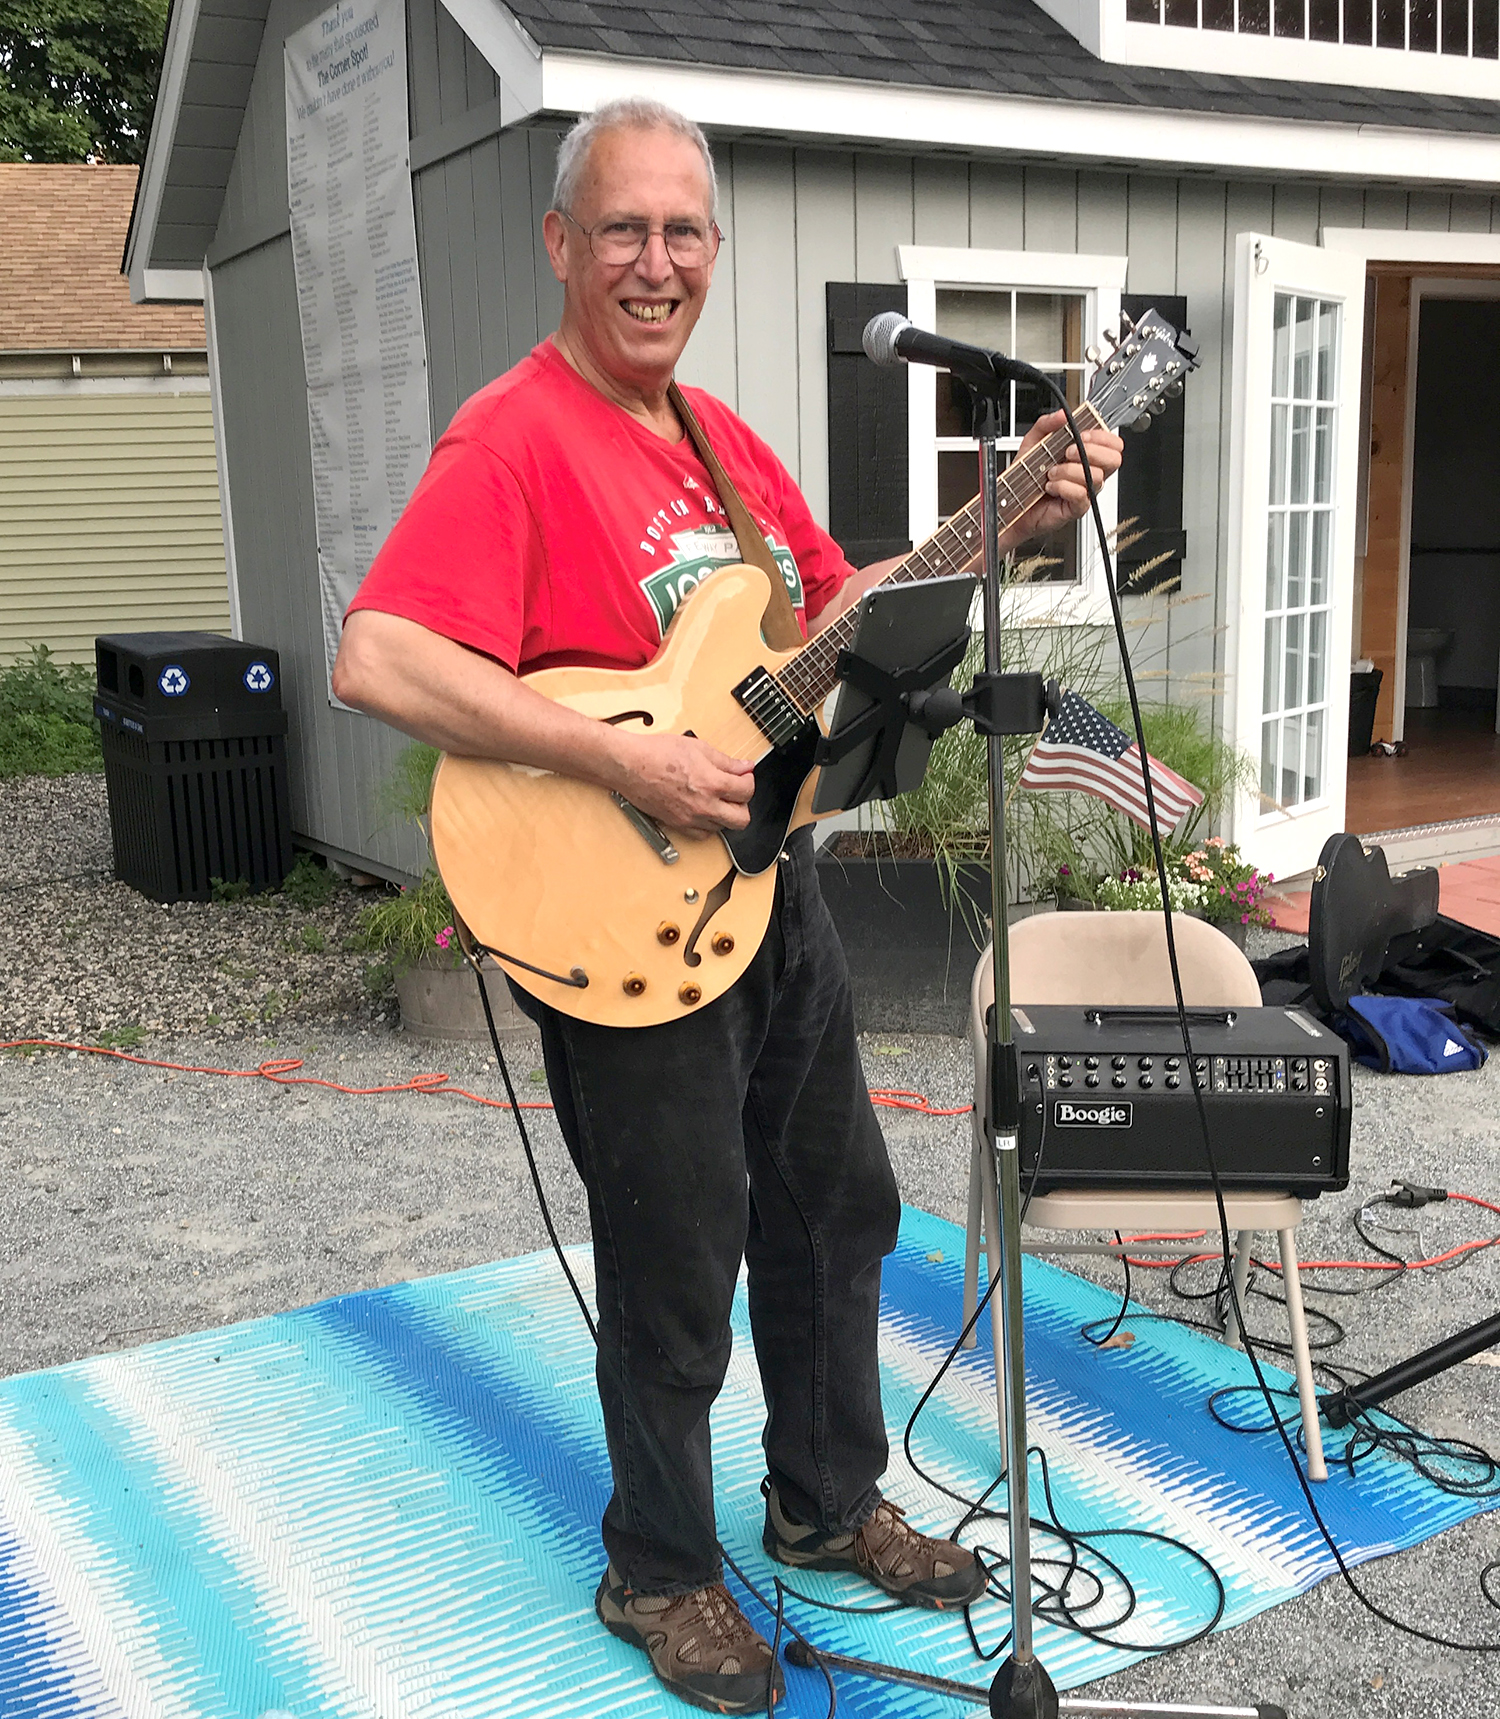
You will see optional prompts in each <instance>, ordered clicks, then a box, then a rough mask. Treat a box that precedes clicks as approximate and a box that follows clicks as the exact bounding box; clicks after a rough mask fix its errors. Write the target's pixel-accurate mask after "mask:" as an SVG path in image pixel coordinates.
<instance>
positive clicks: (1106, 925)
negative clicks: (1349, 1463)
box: [964, 913, 1328, 1480]
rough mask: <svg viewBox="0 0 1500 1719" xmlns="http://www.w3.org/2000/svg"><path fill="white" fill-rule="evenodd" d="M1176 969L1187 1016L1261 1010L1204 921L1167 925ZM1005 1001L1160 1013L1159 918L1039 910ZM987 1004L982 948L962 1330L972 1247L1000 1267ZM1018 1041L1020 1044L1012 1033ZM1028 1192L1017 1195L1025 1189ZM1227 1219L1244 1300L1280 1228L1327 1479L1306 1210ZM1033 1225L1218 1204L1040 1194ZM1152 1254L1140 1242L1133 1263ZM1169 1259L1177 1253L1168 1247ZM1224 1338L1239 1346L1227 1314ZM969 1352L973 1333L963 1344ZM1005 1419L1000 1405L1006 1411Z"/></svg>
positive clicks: (1073, 1225)
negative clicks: (1305, 1257)
mask: <svg viewBox="0 0 1500 1719" xmlns="http://www.w3.org/2000/svg"><path fill="white" fill-rule="evenodd" d="M1172 924H1173V931H1174V934H1175V939H1176V943H1177V962H1178V968H1179V970H1180V972H1181V974H1182V995H1183V1001H1184V1002H1185V1003H1187V1004H1188V1005H1189V1006H1190V1007H1198V1008H1201V1007H1205V1006H1207V1007H1216V1006H1223V1007H1229V1008H1259V1007H1260V986H1259V985H1258V984H1257V982H1256V978H1255V974H1254V973H1253V972H1252V970H1251V967H1250V963H1249V962H1248V961H1247V960H1246V959H1245V957H1244V955H1243V954H1241V952H1240V951H1239V950H1238V949H1236V948H1235V946H1234V944H1233V943H1231V942H1230V941H1229V939H1228V938H1227V937H1226V936H1225V935H1224V934H1223V933H1222V932H1221V931H1217V930H1215V929H1214V927H1213V926H1211V925H1206V924H1204V922H1203V921H1202V920H1199V919H1188V918H1186V917H1182V916H1174V918H1173V921H1172ZM1010 968H1011V981H1010V983H1011V1001H1012V1003H1013V1004H1015V1005H1018V1006H1020V1007H1022V1008H1024V1007H1025V1006H1026V1005H1027V1004H1028V1003H1030V1004H1045V1003H1100V1004H1115V1005H1142V1006H1147V1005H1162V1004H1170V1003H1171V1002H1172V1000H1173V998H1172V973H1171V968H1170V967H1169V966H1168V963H1167V940H1166V934H1165V932H1164V930H1163V928H1162V922H1161V915H1160V914H1157V913H1039V914H1035V915H1033V916H1032V917H1031V918H1029V919H1023V920H1021V921H1020V922H1019V923H1018V924H1016V925H1014V926H1012V927H1011V932H1010ZM993 1001H994V975H993V972H992V969H991V965H990V951H989V950H988V949H986V950H985V951H984V953H983V954H982V955H981V956H980V957H979V962H978V965H977V966H976V967H975V969H974V980H973V984H972V986H971V987H970V992H969V1002H970V1008H969V1036H970V1039H971V1041H972V1044H973V1047H974V1118H973V1149H972V1152H971V1154H970V1160H969V1225H968V1247H967V1259H966V1262H965V1271H964V1323H965V1324H966V1325H967V1324H968V1322H969V1320H970V1318H971V1317H972V1315H973V1312H974V1308H975V1306H976V1304H977V1300H978V1291H979V1250H980V1247H981V1246H982V1245H983V1246H985V1247H986V1248H987V1251H988V1255H989V1268H990V1274H991V1281H992V1282H993V1280H994V1276H995V1274H996V1273H997V1272H998V1271H999V1269H1000V1250H999V1245H998V1240H997V1233H998V1228H999V1218H998V1213H997V1211H996V1209H995V1183H994V1178H993V1176H986V1175H985V1174H984V1173H983V1169H984V1156H983V1155H984V1152H985V1148H986V1142H985V1138H984V1125H983V1116H984V1106H985V1103H986V1101H987V1094H986V1091H985V1060H986V1055H987V1045H986V1033H985V1016H986V1015H987V1013H988V1012H989V1008H990V1004H991V1003H992V1002H993ZM1018 1037H1020V1038H1021V1040H1022V1042H1023V1044H1024V1035H1018ZM1023 1192H1024V1190H1023ZM1224 1209H1225V1215H1226V1216H1227V1217H1228V1219H1229V1226H1230V1228H1231V1229H1232V1230H1234V1231H1236V1232H1237V1234H1236V1239H1235V1251H1234V1284H1235V1293H1236V1295H1237V1296H1238V1297H1239V1298H1240V1300H1241V1302H1243V1299H1244V1294H1245V1285H1246V1282H1247V1280H1248V1278H1249V1273H1250V1254H1251V1250H1252V1248H1253V1247H1254V1245H1255V1236H1256V1233H1257V1231H1261V1230H1275V1231H1276V1234H1277V1237H1278V1239H1279V1241H1280V1244H1281V1270H1282V1283H1283V1287H1284V1289H1285V1291H1286V1308H1287V1324H1288V1326H1289V1328H1290V1333H1291V1348H1292V1359H1293V1363H1294V1370H1295V1372H1296V1375H1297V1395H1298V1398H1299V1400H1300V1402H1301V1406H1302V1426H1303V1437H1304V1439H1305V1441H1306V1445H1307V1472H1308V1477H1309V1478H1310V1479H1312V1480H1326V1479H1327V1478H1328V1469H1327V1466H1326V1465H1325V1463H1324V1460H1323V1440H1322V1434H1321V1429H1320V1427H1319V1425H1318V1410H1317V1398H1316V1396H1315V1394H1314V1391H1313V1376H1312V1355H1311V1352H1310V1350H1309V1348H1308V1341H1307V1315H1306V1312H1305V1310H1304V1307H1303V1303H1302V1283H1301V1279H1300V1277H1299V1275H1298V1271H1297V1226H1298V1224H1300V1223H1301V1221H1302V1202H1301V1201H1300V1200H1299V1199H1297V1198H1296V1197H1295V1196H1294V1195H1292V1194H1289V1193H1287V1192H1285V1191H1280V1192H1278V1191H1276V1190H1274V1189H1271V1190H1268V1191H1267V1192H1265V1193H1253V1192H1252V1193H1246V1192H1241V1191H1235V1192H1231V1193H1226V1194H1225V1196H1224ZM1026 1222H1027V1224H1028V1225H1034V1226H1035V1227H1036V1228H1038V1229H1047V1230H1091V1229H1104V1230H1119V1231H1120V1232H1121V1233H1122V1234H1139V1233H1148V1234H1149V1233H1155V1232H1166V1233H1169V1234H1171V1233H1176V1232H1178V1231H1193V1230H1210V1231H1214V1232H1217V1231H1218V1228H1219V1213H1218V1207H1217V1206H1216V1204H1215V1202H1214V1197H1213V1194H1212V1192H1211V1191H1209V1192H1204V1193H1198V1192H1193V1191H1176V1190H1165V1189H1153V1188H1140V1189H1131V1188H1106V1189H1098V1190H1093V1189H1077V1190H1071V1189H1070V1190H1066V1191H1062V1192H1058V1193H1055V1194H1042V1195H1039V1196H1038V1197H1037V1198H1036V1199H1034V1200H1033V1201H1032V1202H1031V1206H1030V1209H1029V1210H1028V1212H1027V1214H1026ZM1022 1247H1023V1250H1024V1251H1025V1252H1027V1253H1050V1252H1057V1251H1067V1252H1087V1253H1108V1254H1116V1255H1118V1254H1120V1253H1122V1252H1123V1251H1125V1250H1124V1249H1123V1248H1122V1247H1121V1246H1120V1245H1119V1244H1117V1243H1115V1242H1085V1243H1070V1244H1061V1246H1059V1245H1058V1244H1053V1245H1050V1246H1049V1244H1048V1243H1046V1242H1043V1241H1027V1242H1023V1243H1022ZM1154 1251H1165V1250H1158V1249H1153V1248H1152V1247H1150V1246H1146V1245H1138V1246H1136V1247H1133V1248H1131V1249H1130V1252H1131V1253H1132V1254H1134V1255H1136V1256H1137V1257H1140V1256H1142V1255H1145V1254H1150V1253H1152V1252H1154ZM1171 1251H1172V1252H1173V1254H1174V1256H1175V1255H1177V1254H1178V1252H1179V1250H1175V1249H1174V1250H1171ZM990 1306H991V1310H992V1318H993V1320H994V1329H995V1338H996V1355H997V1357H998V1354H999V1336H1000V1328H999V1307H1000V1301H999V1297H998V1296H996V1297H995V1298H994V1299H993V1300H992V1301H991V1303H990ZM1225 1337H1226V1339H1227V1340H1228V1341H1229V1342H1230V1343H1232V1344H1234V1345H1235V1347H1237V1348H1240V1347H1243V1343H1242V1341H1241V1337H1240V1333H1239V1330H1238V1328H1237V1326H1236V1322H1235V1319H1234V1313H1233V1310H1232V1309H1231V1311H1230V1314H1229V1324H1228V1327H1227V1329H1226V1331H1225ZM968 1342H969V1344H970V1345H971V1346H972V1344H973V1342H974V1337H973V1335H972V1333H971V1334H970V1336H969V1339H968ZM995 1376H996V1386H997V1390H1000V1391H1003V1388H1004V1385H1003V1380H1002V1378H1001V1369H1000V1367H999V1364H998V1359H997V1364H996V1369H995ZM1001 1420H1002V1424H1003V1422H1004V1404H1003V1402H1002V1404H1001Z"/></svg>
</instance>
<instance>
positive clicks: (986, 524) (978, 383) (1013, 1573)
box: [963, 354, 1286, 1719]
mask: <svg viewBox="0 0 1500 1719" xmlns="http://www.w3.org/2000/svg"><path fill="white" fill-rule="evenodd" d="M1010 363H1011V361H1010V360H1008V359H1001V358H1000V357H999V355H998V354H997V355H996V364H995V371H994V374H992V375H991V376H990V377H989V378H988V380H987V381H984V380H981V379H979V378H977V377H976V376H974V375H973V374H972V373H966V374H965V375H964V378H963V379H964V380H965V381H966V382H968V383H969V385H970V387H971V388H972V389H973V391H974V394H975V397H976V398H975V406H976V412H975V431H976V434H977V436H978V440H979V494H980V520H981V524H982V527H983V541H984V566H983V582H984V667H985V679H986V681H987V683H988V684H989V685H991V686H995V685H997V684H998V683H999V682H1000V681H1001V680H1002V678H1003V674H1002V663H1001V653H1000V621H1001V588H1000V519H999V513H1000V509H999V501H998V487H997V486H998V480H999V476H1000V471H999V461H998V456H997V453H996V448H995V440H996V436H997V434H998V430H999V424H998V418H999V409H998V402H999V398H1000V391H1001V389H1002V388H1005V387H1006V380H1007V379H1006V378H1005V376H1004V373H1003V370H1002V368H1001V367H1002V365H1009V364H1010ZM979 726H981V727H982V728H983V729H984V731H985V732H986V736H987V746H986V752H987V762H988V765H989V815H990V923H991V928H992V931H991V960H992V962H993V967H994V981H995V1004H994V1007H993V1008H992V1009H991V1010H990V1013H989V1018H988V1021H987V1027H988V1050H987V1056H988V1063H987V1076H988V1078H987V1081H986V1091H987V1092H988V1095H989V1106H988V1114H987V1115H986V1116H985V1119H984V1143H983V1146H982V1148H981V1174H982V1175H983V1177H984V1178H985V1188H984V1205H983V1208H982V1209H983V1210H984V1211H985V1212H986V1214H989V1213H995V1214H997V1219H998V1221H997V1226H996V1228H997V1238H996V1239H998V1243H999V1246H998V1252H999V1256H1000V1257H999V1266H1000V1271H999V1277H1000V1283H999V1298H1000V1318H999V1321H998V1336H999V1343H998V1353H997V1354H996V1356H995V1371H996V1375H997V1377H998V1378H999V1379H1000V1380H1001V1381H1002V1382H1003V1386H1004V1398H1003V1401H1004V1408H1003V1411H1002V1413H1001V1417H1000V1435H1001V1453H1002V1456H1003V1459H1004V1462H1005V1471H1006V1485H1007V1488H1008V1497H1007V1504H1006V1515H1007V1518H1008V1528H1009V1537H1010V1614H1011V1635H1010V1655H1009V1657H1008V1658H1007V1659H1006V1660H1005V1662H1004V1663H1003V1664H1002V1665H1001V1667H1000V1669H999V1671H998V1672H996V1674H995V1679H994V1682H993V1683H992V1684H991V1685H990V1691H989V1707H990V1713H991V1715H992V1719H1058V1716H1059V1714H1063V1713H1067V1714H1074V1713H1076V1714H1091V1715H1095V1716H1096V1719H1104V1716H1105V1715H1118V1716H1129V1715H1147V1714H1160V1713H1163V1712H1170V1713H1171V1714H1172V1715H1173V1716H1174V1719H1286V1714H1285V1713H1284V1711H1283V1710H1282V1709H1281V1708H1280V1707H1276V1706H1273V1705H1270V1704H1267V1703H1261V1704H1259V1705H1257V1706H1255V1707H1202V1706H1181V1705H1173V1706H1171V1707H1170V1708H1163V1707H1162V1706H1161V1704H1159V1703H1151V1702H1146V1703H1133V1702H1120V1701H1092V1700H1083V1699H1077V1698H1063V1699H1059V1697H1058V1693H1057V1689H1056V1687H1055V1685H1054V1684H1053V1682H1052V1679H1051V1677H1050V1676H1049V1675H1048V1673H1047V1668H1046V1666H1045V1665H1043V1664H1042V1662H1041V1660H1040V1659H1038V1658H1037V1655H1036V1649H1035V1647H1034V1645H1033V1639H1032V1616H1031V1604H1032V1600H1031V1508H1030V1496H1029V1494H1030V1486H1029V1480H1030V1477H1029V1475H1028V1472H1027V1469H1028V1464H1027V1454H1026V1453H1027V1436H1026V1340H1025V1332H1024V1330H1023V1326H1022V1317H1021V1314H1022V1309H1021V1168H1020V1151H1019V1137H1020V1124H1021V1092H1020V1069H1019V1065H1018V1063H1017V1060H1016V1047H1015V1039H1014V1036H1013V1031H1012V1027H1011V1011H1010V944H1009V915H1008V911H1007V909H1008V905H1009V904H1008V901H1007V889H1006V876H1005V858H1006V856H1005V742H1004V734H1005V732H1006V731H1007V729H1008V731H1009V732H1017V731H1019V730H1018V728H1017V727H1016V726H1010V725H1005V724H1002V723H998V722H981V723H980V724H979ZM994 1253H995V1248H994V1246H993V1244H992V1247H991V1258H992V1259H993V1258H994Z"/></svg>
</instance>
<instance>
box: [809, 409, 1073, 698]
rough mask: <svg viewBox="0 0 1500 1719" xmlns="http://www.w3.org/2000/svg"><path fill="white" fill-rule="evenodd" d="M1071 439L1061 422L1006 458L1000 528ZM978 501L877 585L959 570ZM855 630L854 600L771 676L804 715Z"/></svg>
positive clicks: (974, 538) (973, 547) (1038, 490)
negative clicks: (1015, 456)
mask: <svg viewBox="0 0 1500 1719" xmlns="http://www.w3.org/2000/svg"><path fill="white" fill-rule="evenodd" d="M1074 417H1075V418H1076V419H1077V420H1078V423H1079V426H1080V428H1084V429H1087V428H1089V427H1091V426H1092V425H1094V424H1097V423H1100V422H1101V421H1102V420H1101V419H1100V418H1099V415H1098V414H1097V413H1096V412H1095V411H1094V409H1093V407H1092V406H1091V405H1089V404H1088V403H1085V404H1084V405H1082V406H1080V407H1079V409H1078V411H1077V412H1076V413H1075V414H1074ZM1072 442H1073V438H1072V436H1071V435H1070V434H1069V432H1068V428H1067V426H1066V425H1063V426H1062V427H1061V428H1060V429H1056V430H1054V431H1053V432H1052V434H1051V435H1050V436H1048V437H1047V438H1046V440H1045V441H1041V442H1038V443H1037V444H1036V446H1035V447H1034V448H1031V449H1029V450H1028V451H1027V453H1026V454H1025V455H1024V456H1023V457H1022V458H1020V459H1016V460H1012V461H1011V463H1010V464H1009V465H1008V466H1007V467H1006V468H1005V470H1004V471H1003V472H1001V474H1000V479H999V483H998V484H997V486H996V487H997V490H998V500H999V510H1000V529H1001V530H1002V531H1004V530H1005V529H1006V527H1007V526H1009V525H1011V524H1012V523H1014V521H1016V520H1018V519H1020V518H1022V517H1023V516H1024V515H1025V514H1027V513H1029V512H1030V511H1031V510H1032V508H1034V507H1035V506H1036V505H1037V503H1038V502H1039V501H1041V499H1042V497H1043V496H1044V495H1045V494H1046V493H1047V473H1048V472H1049V471H1051V469H1052V468H1053V466H1055V465H1057V464H1058V462H1059V461H1060V460H1061V459H1062V458H1063V457H1064V456H1065V455H1066V453H1067V451H1068V449H1069V448H1070V447H1071V446H1072ZM979 503H980V498H979V496H977V495H976V496H975V497H974V499H973V500H972V501H971V502H970V503H969V504H968V505H967V506H966V507H965V508H963V509H962V510H961V511H960V512H958V513H955V514H953V515H952V517H951V518H949V519H946V520H944V522H943V523H942V524H941V525H940V526H939V527H938V528H937V530H936V531H934V532H933V534H932V536H931V537H929V538H928V539H927V540H926V541H925V542H923V543H919V544H918V545H917V547H916V548H915V549H913V550H912V552H911V554H910V555H908V556H907V557H906V558H905V560H903V561H901V562H900V563H899V564H898V565H897V566H895V567H893V568H892V569H891V571H890V572H889V573H888V574H887V575H886V576H885V578H884V579H882V580H881V582H880V583H881V584H882V585H910V584H915V583H916V582H918V581H919V580H923V579H941V578H943V577H945V576H947V575H949V574H953V573H962V572H963V571H964V570H965V569H966V568H967V567H969V566H970V565H971V564H972V563H973V562H974V561H975V560H976V559H977V558H978V556H979V555H980V554H981V553H982V551H983V547H984V535H983V528H982V525H981V521H980V507H979ZM858 630H859V605H858V604H857V603H856V604H855V605H854V606H853V607H852V608H849V609H846V610H845V611H844V613H843V614H842V615H840V616H839V617H838V618H837V620H834V621H832V622H830V623H829V625H828V626H826V627H825V628H824V629H823V631H822V632H820V633H818V634H817V635H816V636H815V637H813V638H811V639H809V640H808V642H807V643H806V644H805V645H804V646H803V647H802V649H801V650H800V651H798V652H797V654H796V656H794V657H793V658H792V660H791V661H790V662H789V663H787V664H786V665H785V666H784V667H783V668H782V669H781V670H780V672H779V673H778V674H777V675H776V677H775V678H776V680H777V681H778V683H779V684H780V686H781V688H782V690H783V691H784V692H785V693H786V694H787V695H788V697H790V698H791V699H792V700H794V701H795V703H796V704H797V706H798V707H799V708H800V709H801V710H802V711H803V713H804V714H808V715H810V714H811V713H812V712H813V711H814V710H816V709H817V708H818V706H819V705H820V704H821V703H822V702H823V700H824V699H825V698H827V696H828V695H829V693H830V692H832V691H833V688H834V685H835V683H836V682H837V680H838V660H839V653H840V652H841V651H845V650H848V649H850V648H851V647H852V646H853V644H854V636H855V634H856V633H857V632H858Z"/></svg>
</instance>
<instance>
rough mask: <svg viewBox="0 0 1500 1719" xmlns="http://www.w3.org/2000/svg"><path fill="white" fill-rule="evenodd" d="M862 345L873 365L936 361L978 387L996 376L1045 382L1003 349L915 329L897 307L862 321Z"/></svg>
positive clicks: (1036, 372)
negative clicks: (988, 347) (998, 349)
mask: <svg viewBox="0 0 1500 1719" xmlns="http://www.w3.org/2000/svg"><path fill="white" fill-rule="evenodd" d="M863 345H864V349H865V356H866V357H867V358H870V359H872V360H873V361H874V362H875V363H876V364H900V363H901V362H902V361H903V360H904V361H905V362H906V363H908V364H936V365H939V366H940V367H941V368H943V369H944V370H951V371H952V372H953V374H954V375H955V376H961V377H962V378H963V379H964V380H965V381H966V382H974V383H977V384H978V385H979V386H980V387H981V388H989V387H992V386H993V384H994V383H995V381H996V379H997V378H999V377H1009V378H1012V379H1013V380H1015V381H1017V382H1037V383H1041V384H1042V385H1043V386H1045V385H1046V378H1045V377H1043V375H1042V373H1041V372H1040V371H1039V370H1037V369H1036V368H1035V367H1034V366H1032V365H1030V364H1023V363H1022V362H1021V360H1020V359H1019V358H1007V357H1006V355H1005V354H1004V353H1003V352H990V351H988V350H986V348H984V347H982V346H969V345H967V344H966V343H965V342H964V341H962V340H949V339H948V337H947V336H946V335H943V334H932V333H930V332H929V331H928V330H927V329H925V328H918V327H917V325H916V324H915V323H914V322H912V321H910V320H909V319H908V318H907V317H904V316H902V314H901V312H900V311H899V310H887V311H882V312H881V314H880V315H879V316H872V317H871V318H870V320H869V321H868V322H867V323H866V324H865V332H864V340H863Z"/></svg>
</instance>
